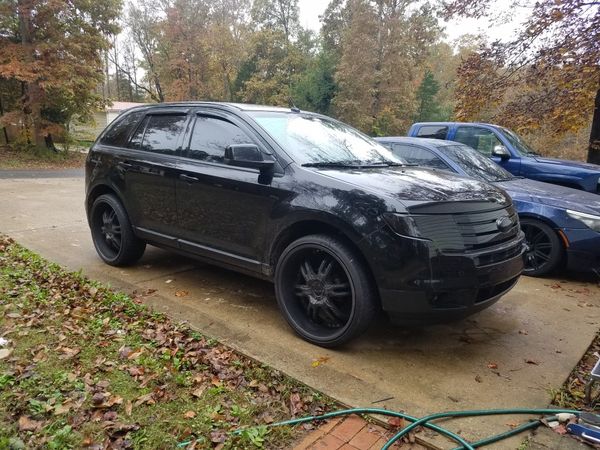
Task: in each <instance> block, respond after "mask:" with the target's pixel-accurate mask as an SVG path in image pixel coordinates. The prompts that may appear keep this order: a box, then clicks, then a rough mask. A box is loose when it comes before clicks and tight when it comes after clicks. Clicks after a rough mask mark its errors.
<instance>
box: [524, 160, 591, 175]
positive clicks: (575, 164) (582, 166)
mask: <svg viewBox="0 0 600 450" xmlns="http://www.w3.org/2000/svg"><path fill="white" fill-rule="evenodd" d="M533 159H535V160H536V161H537V162H538V163H543V164H550V165H555V166H562V167H570V168H572V169H577V170H579V171H581V170H583V171H585V172H589V173H590V174H591V173H595V174H598V175H600V166H598V165H596V164H590V163H584V162H581V161H571V160H568V159H557V158H544V157H541V156H533Z"/></svg>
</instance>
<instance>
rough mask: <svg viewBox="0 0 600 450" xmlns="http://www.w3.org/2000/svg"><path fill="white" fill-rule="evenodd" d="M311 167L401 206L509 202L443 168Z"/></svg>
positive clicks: (495, 191) (481, 184) (489, 188)
mask: <svg viewBox="0 0 600 450" xmlns="http://www.w3.org/2000/svg"><path fill="white" fill-rule="evenodd" d="M315 170H318V171H319V173H321V174H323V175H326V176H328V177H331V178H335V179H337V180H340V181H344V182H346V183H350V184H352V185H354V186H357V187H359V188H362V189H365V190H368V191H371V192H373V193H375V194H383V195H386V196H389V197H393V198H395V199H397V200H400V201H401V202H402V203H403V204H404V205H405V206H412V205H414V204H417V203H423V202H443V201H457V200H460V201H490V202H495V203H498V204H499V205H500V204H501V205H506V204H509V203H510V198H509V197H508V196H507V194H506V193H505V192H504V191H503V190H502V189H498V188H497V187H495V186H493V185H491V184H489V183H485V182H482V181H477V180H474V179H471V178H466V177H462V176H459V175H455V174H452V173H449V172H446V171H437V170H431V169H425V168H418V167H386V168H365V169H359V170H355V169H330V168H327V169H324V168H322V169H315Z"/></svg>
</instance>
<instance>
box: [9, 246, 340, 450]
mask: <svg viewBox="0 0 600 450" xmlns="http://www.w3.org/2000/svg"><path fill="white" fill-rule="evenodd" d="M168 281H170V280H167V282H168ZM151 294H152V292H143V293H134V294H133V296H134V297H133V298H131V297H129V296H127V295H125V294H123V293H120V292H116V291H113V290H111V289H109V288H107V287H105V286H103V285H101V284H99V283H96V282H93V281H90V280H88V279H86V278H84V277H83V276H81V274H78V273H69V272H66V271H65V270H63V269H62V268H60V267H59V266H57V265H55V264H52V263H48V262H47V261H45V260H43V259H42V258H40V257H39V256H37V255H35V254H34V253H32V252H29V251H28V250H26V249H24V248H23V247H21V246H19V245H18V244H16V243H15V242H14V241H12V240H11V239H10V238H6V237H1V236H0V335H1V336H2V339H3V340H2V346H1V348H0V448H4V447H7V446H8V443H10V442H21V443H23V445H24V447H26V448H61V449H62V448H65V449H68V448H88V449H109V448H110V449H127V448H167V447H168V448H173V447H175V446H176V445H177V444H178V443H179V442H181V441H182V440H183V441H186V442H190V443H191V444H190V445H189V447H190V448H214V447H218V448H225V449H228V448H252V447H262V446H264V447H271V448H281V447H284V446H286V444H288V443H289V442H291V441H292V440H293V439H295V438H297V437H298V436H297V435H298V434H299V433H302V432H303V431H302V428H300V427H299V428H297V429H291V428H287V427H277V428H276V429H267V428H266V427H264V426H263V425H265V424H269V423H272V422H274V421H277V420H284V419H289V418H290V417H297V416H302V415H316V414H321V413H323V412H325V411H326V410H327V409H329V407H331V406H332V405H333V402H332V401H331V400H329V399H327V398H326V397H324V396H323V395H321V394H319V393H317V392H314V391H312V390H310V389H309V388H307V387H306V386H304V385H302V384H301V383H298V382H297V381H295V380H293V379H291V378H289V377H287V376H285V375H283V374H282V373H280V372H278V371H276V370H273V369H271V368H269V367H266V366H264V365H262V364H260V363H258V362H256V361H254V360H251V359H250V358H247V357H246V356H244V355H242V354H240V353H237V352H236V351H234V350H232V349H231V348H228V347H226V346H224V345H222V344H220V343H218V342H216V341H214V340H213V339H210V338H207V337H205V336H203V335H202V334H200V333H197V332H195V331H193V330H191V329H190V328H189V327H188V326H186V325H183V324H179V323H176V322H174V321H172V320H170V319H169V318H167V317H166V316H164V315H162V314H157V313H155V312H153V311H152V310H151V309H149V308H147V307H145V306H143V305H142V304H141V300H140V298H139V297H142V296H147V295H151ZM182 294H183V292H181V293H180V296H184V295H182ZM185 295H187V293H186V294H185ZM317 361H318V362H319V364H322V363H324V362H326V359H325V358H322V359H321V358H319V359H317ZM249 426H261V427H259V428H257V429H252V431H249V432H247V433H240V434H235V435H234V434H233V433H232V431H234V430H236V429H238V428H241V427H242V428H243V427H249Z"/></svg>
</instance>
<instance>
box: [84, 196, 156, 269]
mask: <svg viewBox="0 0 600 450" xmlns="http://www.w3.org/2000/svg"><path fill="white" fill-rule="evenodd" d="M90 228H91V230H92V240H93V241H94V246H95V247H96V251H97V252H98V255H99V256H100V258H102V260H103V261H104V262H105V263H107V264H110V265H111V266H125V265H128V264H133V263H134V262H136V261H137V260H138V259H140V258H141V257H142V255H143V254H144V250H145V249H146V243H145V242H144V241H142V240H141V239H139V238H138V237H136V236H135V234H134V233H133V229H132V227H131V223H130V222H129V217H128V216H127V211H125V208H124V207H123V205H122V204H121V202H120V201H119V200H118V199H117V198H116V197H115V196H114V195H111V194H104V195H101V196H99V197H98V198H97V199H96V200H94V203H93V204H92V209H91V211H90Z"/></svg>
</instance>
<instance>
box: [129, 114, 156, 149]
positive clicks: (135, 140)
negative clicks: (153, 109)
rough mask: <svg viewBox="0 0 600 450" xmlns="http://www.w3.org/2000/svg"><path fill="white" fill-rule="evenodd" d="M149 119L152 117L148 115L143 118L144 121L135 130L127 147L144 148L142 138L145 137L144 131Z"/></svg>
mask: <svg viewBox="0 0 600 450" xmlns="http://www.w3.org/2000/svg"><path fill="white" fill-rule="evenodd" d="M149 119H150V117H146V118H145V119H144V120H142V123H140V124H139V125H138V127H137V128H136V130H135V131H134V132H133V135H132V136H131V139H130V140H129V144H128V145H127V147H129V148H136V149H140V148H142V138H143V137H144V131H146V125H148V120H149Z"/></svg>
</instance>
